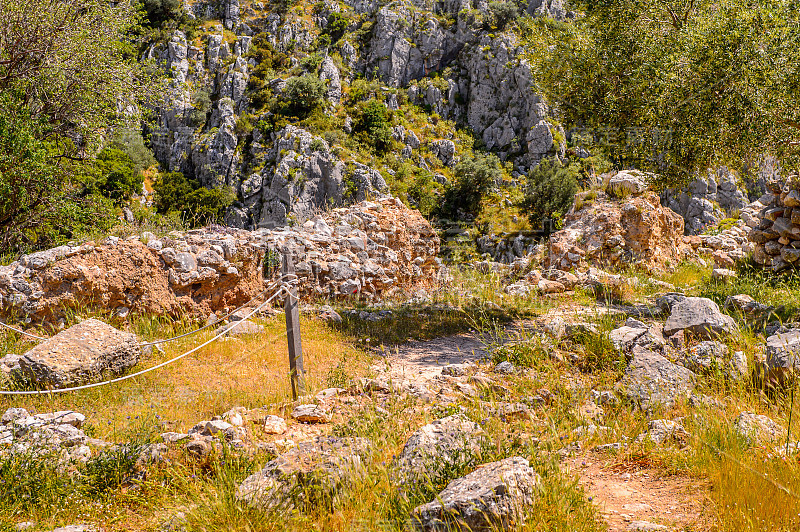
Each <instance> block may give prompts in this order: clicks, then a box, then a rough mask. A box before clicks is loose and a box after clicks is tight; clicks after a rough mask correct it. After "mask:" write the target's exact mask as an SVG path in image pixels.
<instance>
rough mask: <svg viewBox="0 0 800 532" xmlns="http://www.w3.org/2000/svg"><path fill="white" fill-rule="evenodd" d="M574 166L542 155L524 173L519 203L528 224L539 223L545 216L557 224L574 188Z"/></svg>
mask: <svg viewBox="0 0 800 532" xmlns="http://www.w3.org/2000/svg"><path fill="white" fill-rule="evenodd" d="M577 175H578V170H577V168H576V167H574V166H573V165H570V166H564V165H562V164H561V163H560V162H559V161H557V160H555V159H543V160H542V161H541V162H540V163H539V164H538V165H537V166H536V167H535V168H533V169H531V171H530V172H529V173H528V179H527V183H526V185H525V197H524V199H523V200H522V202H521V203H520V204H519V206H520V207H521V208H522V209H523V210H524V211H525V212H526V214H527V216H528V219H529V220H530V222H531V225H533V226H534V227H539V226H540V225H541V224H542V223H543V222H544V221H545V220H546V219H552V220H555V222H556V226H557V227H560V225H561V223H562V221H563V218H564V214H565V213H566V212H567V211H568V210H569V208H570V206H572V202H573V199H574V197H575V193H576V192H577V191H578V179H577Z"/></svg>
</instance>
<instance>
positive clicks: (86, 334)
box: [19, 319, 141, 388]
mask: <svg viewBox="0 0 800 532" xmlns="http://www.w3.org/2000/svg"><path fill="white" fill-rule="evenodd" d="M140 355H141V348H140V347H139V342H138V340H137V338H136V335H134V334H131V333H126V332H122V331H119V330H117V329H115V328H114V327H111V326H110V325H107V324H105V323H103V322H101V321H98V320H95V319H88V320H84V321H82V322H81V323H79V324H77V325H73V326H72V327H70V328H69V329H67V330H65V331H61V332H60V333H58V334H56V335H55V336H53V337H51V338H49V339H47V340H44V341H43V342H41V343H40V344H39V345H37V346H36V347H34V348H33V349H31V350H30V351H28V352H27V353H25V354H24V355H22V357H21V358H20V359H19V373H20V376H22V377H23V378H25V379H27V380H29V381H31V382H32V383H33V384H34V385H37V386H40V387H47V386H52V387H55V388H63V387H66V386H72V385H79V384H85V383H88V382H92V381H95V380H99V379H100V378H101V377H102V376H103V375H104V374H106V373H108V374H112V375H116V374H119V373H122V372H123V371H125V370H126V369H128V368H130V367H133V366H135V365H136V363H137V362H138V361H139V356H140Z"/></svg>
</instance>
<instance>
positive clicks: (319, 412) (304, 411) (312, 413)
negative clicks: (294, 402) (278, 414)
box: [292, 404, 330, 423]
mask: <svg viewBox="0 0 800 532" xmlns="http://www.w3.org/2000/svg"><path fill="white" fill-rule="evenodd" d="M292 417H293V418H294V419H296V420H297V421H299V422H301V423H328V422H329V421H330V417H329V416H328V414H327V412H325V411H324V410H323V409H322V408H321V407H320V406H319V405H316V404H307V405H298V406H297V407H295V409H294V410H292Z"/></svg>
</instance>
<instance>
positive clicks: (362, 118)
mask: <svg viewBox="0 0 800 532" xmlns="http://www.w3.org/2000/svg"><path fill="white" fill-rule="evenodd" d="M356 113H357V117H356V120H355V123H354V124H353V129H354V131H356V132H357V133H361V134H362V140H363V141H364V143H365V144H367V145H371V146H373V147H374V148H375V149H376V150H377V151H378V152H384V151H386V150H387V149H388V148H389V146H391V143H392V130H391V127H390V123H391V121H390V117H389V110H388V109H387V108H386V106H385V105H384V104H383V103H382V102H379V101H378V100H376V99H374V98H371V99H370V100H368V101H367V102H365V103H362V104H360V105H358V107H357V108H356Z"/></svg>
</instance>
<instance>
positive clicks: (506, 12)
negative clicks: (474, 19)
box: [485, 2, 519, 30]
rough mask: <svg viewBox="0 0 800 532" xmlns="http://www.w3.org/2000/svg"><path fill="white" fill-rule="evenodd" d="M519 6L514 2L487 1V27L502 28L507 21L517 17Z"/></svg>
mask: <svg viewBox="0 0 800 532" xmlns="http://www.w3.org/2000/svg"><path fill="white" fill-rule="evenodd" d="M518 16H519V8H518V7H517V5H516V4H515V3H514V2H489V12H488V13H487V17H486V20H485V22H486V27H487V29H497V30H503V29H504V28H505V27H506V26H507V25H508V23H509V22H512V21H514V20H516V19H517V17H518Z"/></svg>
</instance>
